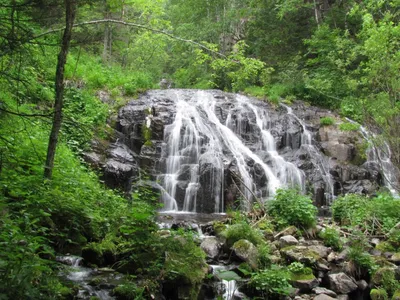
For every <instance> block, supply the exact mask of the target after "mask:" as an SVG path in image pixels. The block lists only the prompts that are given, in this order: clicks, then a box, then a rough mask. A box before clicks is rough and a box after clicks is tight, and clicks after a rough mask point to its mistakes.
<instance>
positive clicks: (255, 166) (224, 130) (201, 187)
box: [157, 90, 304, 213]
mask: <svg viewBox="0 0 400 300" xmlns="http://www.w3.org/2000/svg"><path fill="white" fill-rule="evenodd" d="M170 93H173V96H172V98H173V105H174V106H175V115H174V116H173V121H172V123H170V124H169V125H167V126H165V129H164V144H163V147H164V151H163V159H164V160H165V172H163V173H162V174H159V175H158V177H157V180H158V182H159V183H160V185H161V186H162V200H163V202H164V208H163V210H165V211H184V212H198V211H200V210H201V211H207V210H212V211H211V212H215V213H220V212H223V211H224V206H225V204H224V200H225V199H224V192H225V187H224V184H225V182H224V181H225V177H226V176H225V175H226V174H225V173H226V172H227V170H228V169H229V167H233V168H235V169H236V170H237V173H238V175H239V176H240V183H239V184H238V185H239V186H240V190H241V194H242V195H243V197H244V198H245V199H242V202H241V206H242V208H243V209H245V210H246V209H249V208H250V204H249V201H252V200H254V199H253V198H254V195H256V196H257V197H259V198H262V199H263V200H266V199H268V198H269V197H272V196H273V195H274V194H275V192H276V190H277V189H278V188H281V187H295V186H298V187H300V188H301V189H304V174H303V172H302V171H300V170H299V169H298V168H296V166H295V165H294V164H293V163H290V162H287V161H285V159H284V158H283V157H281V156H280V155H279V153H278V151H277V149H276V142H275V140H274V137H273V136H272V134H271V132H270V124H271V120H270V119H269V117H268V111H267V108H266V107H265V106H258V105H256V104H253V103H251V100H250V99H249V98H247V97H244V96H240V95H237V96H235V97H234V98H233V99H227V98H221V97H219V98H216V97H214V96H213V94H212V92H211V91H195V92H194V93H192V94H190V95H188V93H185V92H184V91H179V90H175V91H170ZM222 107H223V108H224V109H222ZM224 112H226V113H224ZM249 140H252V142H251V143H250V142H249ZM233 180H234V179H233ZM199 199H200V200H201V201H199ZM205 202H208V203H210V202H211V203H212V204H211V205H212V207H211V208H210V209H205V208H204V207H203V208H201V207H202V206H204V205H209V204H205Z"/></svg>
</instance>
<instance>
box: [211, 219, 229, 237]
mask: <svg viewBox="0 0 400 300" xmlns="http://www.w3.org/2000/svg"><path fill="white" fill-rule="evenodd" d="M213 228H214V231H215V235H216V236H221V234H222V232H223V231H225V229H226V225H225V224H224V223H222V222H218V221H217V222H214V223H213Z"/></svg>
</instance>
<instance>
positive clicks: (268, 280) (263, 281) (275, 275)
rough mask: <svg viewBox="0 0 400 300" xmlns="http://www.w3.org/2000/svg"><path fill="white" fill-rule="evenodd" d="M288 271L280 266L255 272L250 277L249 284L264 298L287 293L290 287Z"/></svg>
mask: <svg viewBox="0 0 400 300" xmlns="http://www.w3.org/2000/svg"><path fill="white" fill-rule="evenodd" d="M289 279H290V276H289V273H288V272H287V271H286V270H284V269H283V268H281V267H278V266H272V268H271V269H267V270H262V271H260V272H258V273H255V274H254V275H253V276H252V277H251V279H250V286H252V287H253V288H255V289H256V290H257V291H258V292H260V293H261V294H262V296H263V297H264V299H269V297H274V296H277V295H288V294H289V292H290V289H291V285H290V284H289Z"/></svg>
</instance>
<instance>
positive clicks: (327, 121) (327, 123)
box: [319, 117, 335, 126]
mask: <svg viewBox="0 0 400 300" xmlns="http://www.w3.org/2000/svg"><path fill="white" fill-rule="evenodd" d="M319 123H320V124H321V126H330V125H333V124H335V120H334V119H333V118H331V117H323V118H321V119H320V120H319Z"/></svg>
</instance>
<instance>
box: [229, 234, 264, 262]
mask: <svg viewBox="0 0 400 300" xmlns="http://www.w3.org/2000/svg"><path fill="white" fill-rule="evenodd" d="M232 250H233V251H234V252H235V254H236V256H237V257H239V258H240V259H241V260H242V261H244V262H247V263H248V264H249V265H250V266H251V267H252V268H253V269H256V268H257V260H258V250H257V248H256V247H255V246H254V245H253V244H252V243H251V242H249V241H248V240H244V239H242V240H239V241H237V242H236V243H235V244H233V246H232Z"/></svg>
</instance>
